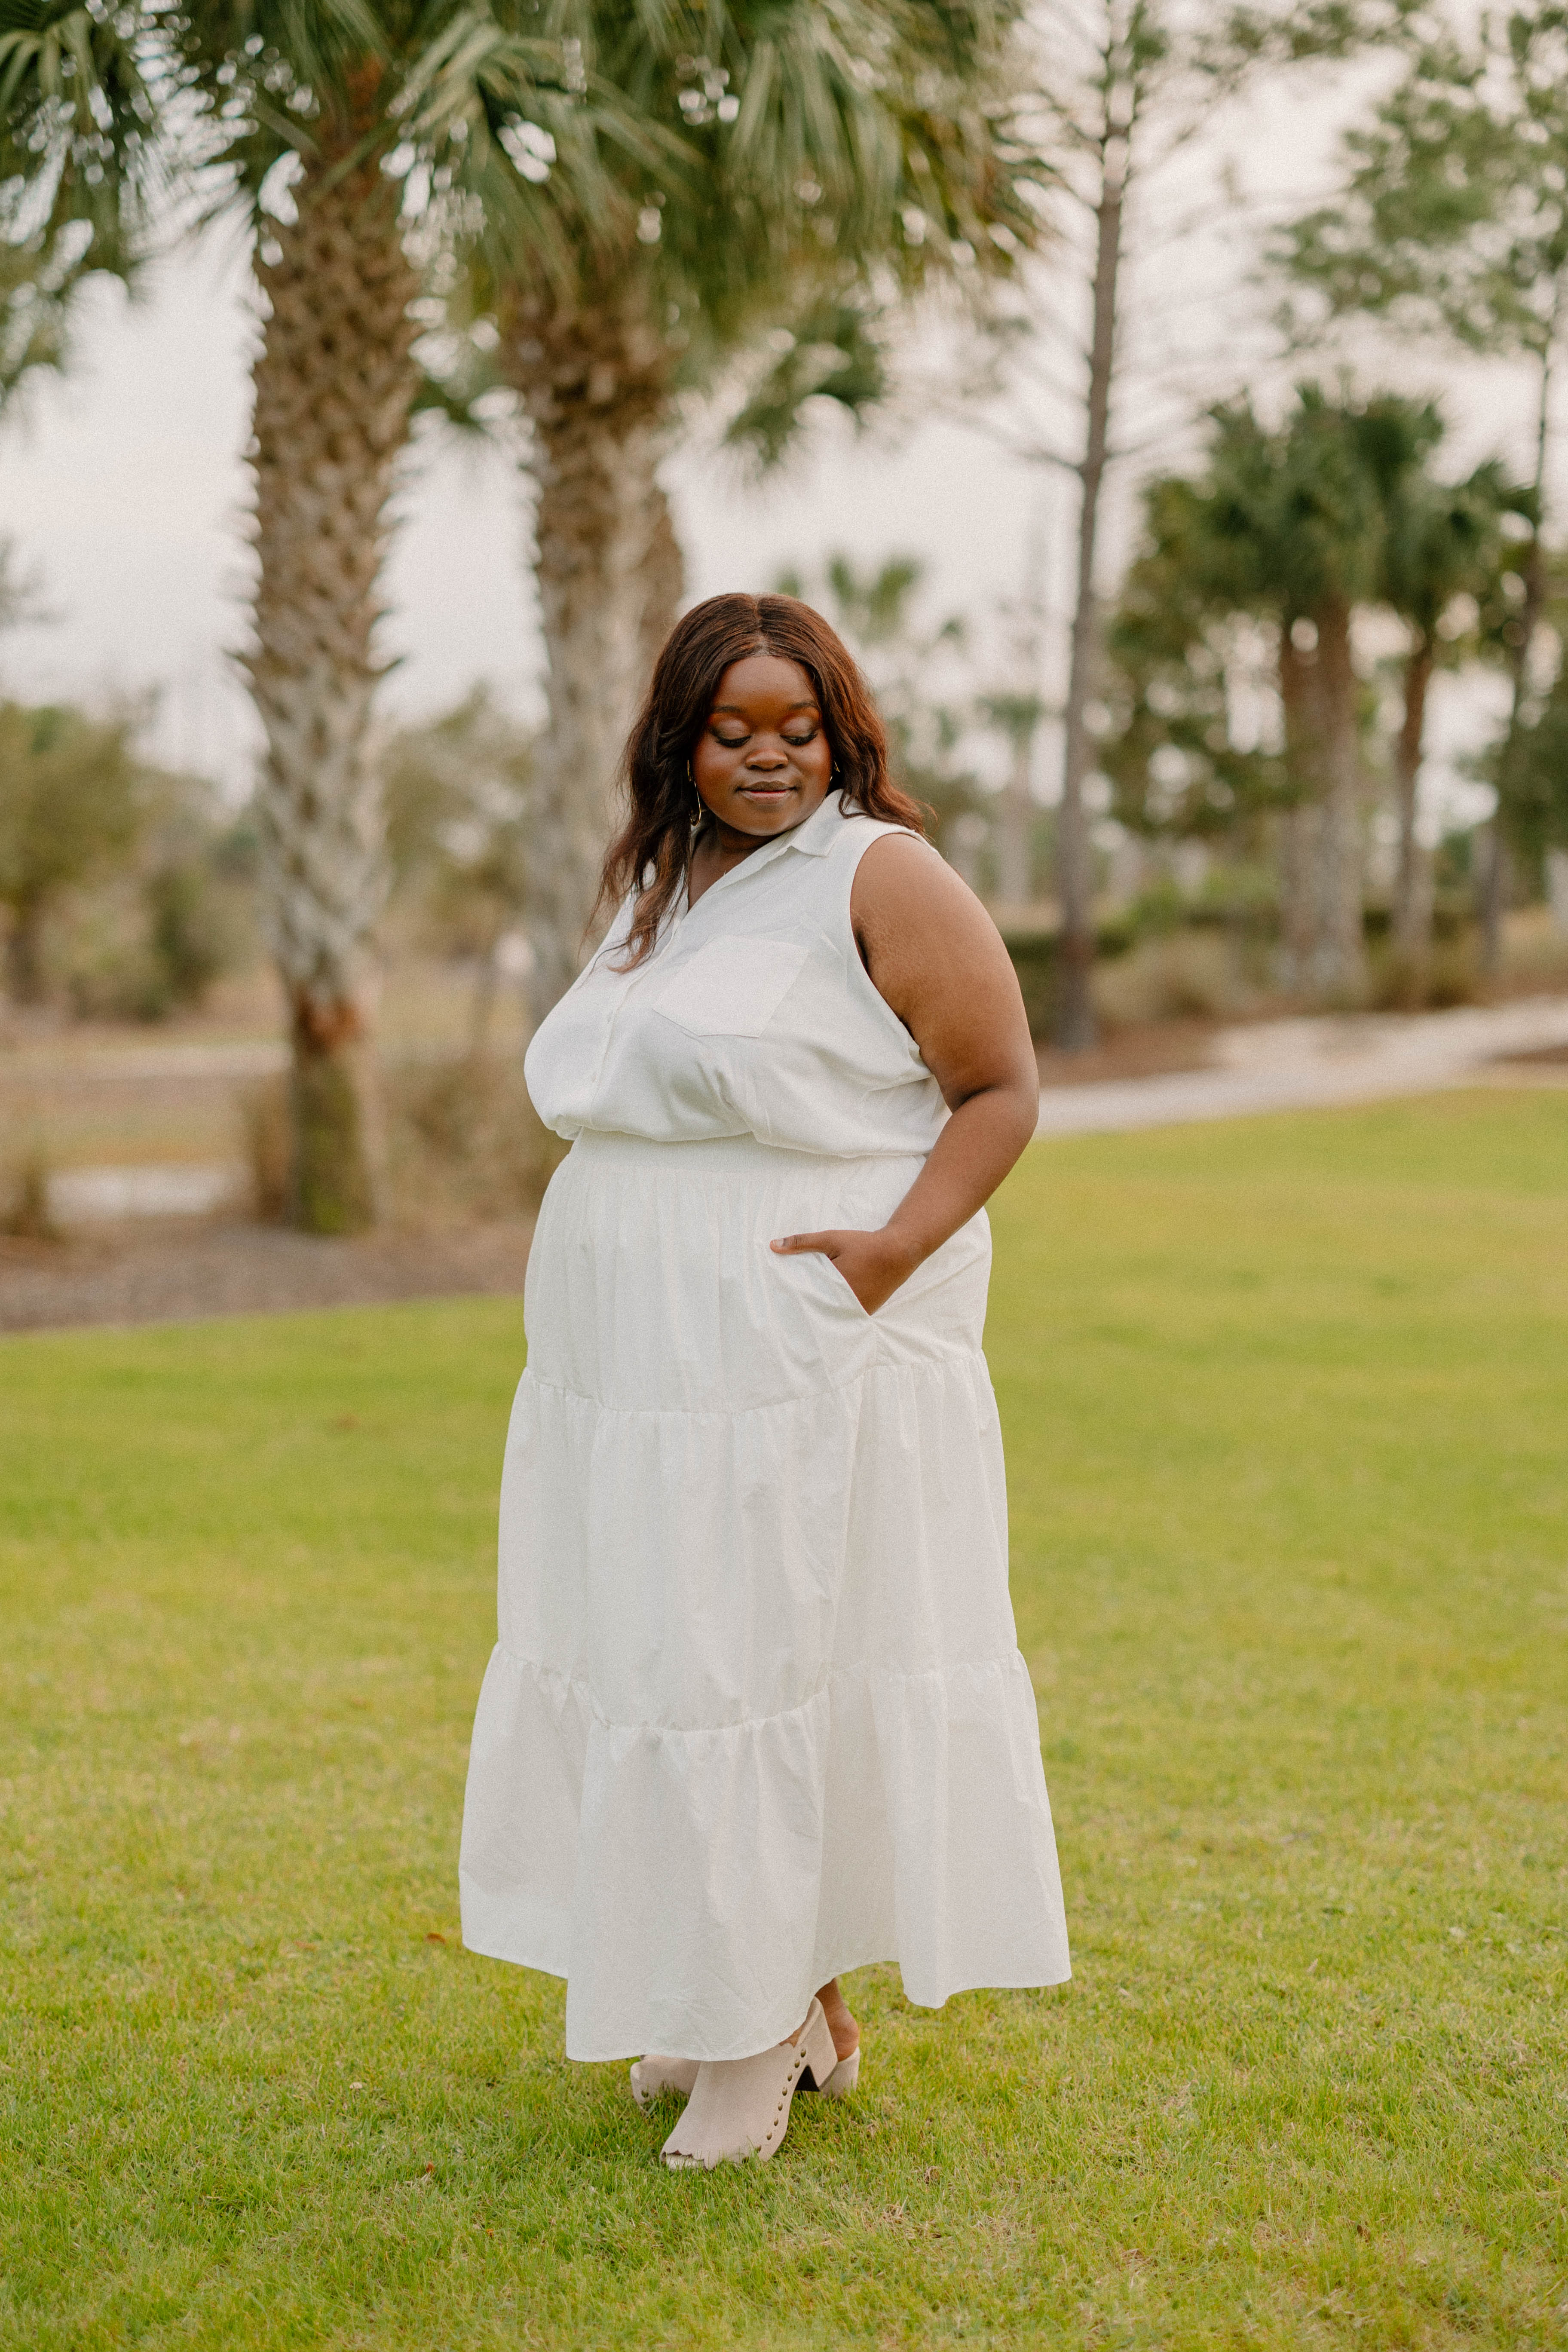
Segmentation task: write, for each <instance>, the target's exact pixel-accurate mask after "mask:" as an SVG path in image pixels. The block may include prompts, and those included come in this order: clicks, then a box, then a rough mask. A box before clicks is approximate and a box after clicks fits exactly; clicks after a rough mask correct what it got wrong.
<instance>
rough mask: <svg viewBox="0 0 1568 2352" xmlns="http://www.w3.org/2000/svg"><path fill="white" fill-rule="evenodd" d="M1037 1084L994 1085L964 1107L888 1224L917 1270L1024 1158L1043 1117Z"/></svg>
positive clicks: (889, 1237)
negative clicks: (1023, 1153) (1025, 1150)
mask: <svg viewBox="0 0 1568 2352" xmlns="http://www.w3.org/2000/svg"><path fill="white" fill-rule="evenodd" d="M1039 1116H1040V1105H1039V1095H1038V1091H1037V1089H1036V1088H1032V1087H1031V1088H1024V1087H1019V1086H1017V1085H1016V1084H1008V1085H1005V1086H996V1087H984V1088H982V1090H981V1091H980V1092H979V1093H978V1094H973V1095H971V1096H970V1097H968V1099H967V1100H966V1101H964V1102H962V1103H960V1104H959V1106H958V1108H957V1109H956V1110H955V1111H954V1112H953V1114H952V1118H950V1119H949V1120H948V1122H947V1124H946V1126H945V1127H944V1128H943V1129H942V1133H941V1134H940V1135H939V1136H938V1138H937V1139H936V1142H935V1144H934V1146H933V1147H932V1150H931V1157H930V1158H929V1159H928V1160H927V1161H926V1164H925V1166H924V1167H923V1168H922V1169H921V1172H920V1174H919V1175H918V1176H917V1177H916V1178H915V1181H914V1182H913V1183H912V1184H911V1185H910V1189H909V1191H908V1192H906V1193H905V1194H904V1197H903V1199H902V1200H901V1201H900V1203H899V1205H898V1207H897V1208H896V1209H895V1210H894V1212H893V1213H892V1215H891V1216H890V1217H889V1220H888V1222H887V1223H886V1224H885V1225H884V1226H883V1228H882V1234H881V1238H882V1239H883V1240H884V1241H885V1242H886V1243H888V1244H890V1245H891V1246H892V1247H893V1248H894V1249H895V1250H896V1251H897V1252H898V1253H899V1255H900V1257H903V1256H907V1257H908V1260H909V1264H908V1266H907V1267H906V1269H905V1270H906V1272H907V1273H910V1274H912V1273H913V1272H914V1269H915V1267H916V1266H917V1265H922V1264H923V1263H924V1261H925V1260H926V1259H927V1258H928V1257H930V1256H931V1254H932V1252H933V1251H935V1250H939V1249H940V1248H941V1247H942V1244H943V1242H945V1241H949V1240H951V1238H952V1235H953V1234H955V1233H957V1231H958V1229H959V1227H960V1226H961V1225H965V1224H967V1223H968V1222H969V1220H970V1218H971V1217H973V1214H974V1213H975V1211H976V1210H977V1209H983V1208H984V1205H985V1203H986V1202H987V1201H988V1200H989V1199H990V1198H991V1195H992V1193H993V1192H994V1191H995V1190H996V1187H997V1185H998V1184H1000V1183H1001V1181H1002V1179H1003V1178H1004V1176H1005V1175H1006V1174H1007V1171H1009V1169H1011V1168H1012V1167H1013V1166H1014V1165H1015V1163H1016V1161H1017V1160H1018V1159H1019V1158H1020V1156H1021V1155H1022V1152H1023V1150H1024V1147H1025V1145H1026V1143H1027V1142H1028V1141H1029V1139H1030V1138H1031V1137H1032V1136H1033V1134H1034V1132H1035V1129H1036V1127H1037V1124H1038V1121H1039Z"/></svg>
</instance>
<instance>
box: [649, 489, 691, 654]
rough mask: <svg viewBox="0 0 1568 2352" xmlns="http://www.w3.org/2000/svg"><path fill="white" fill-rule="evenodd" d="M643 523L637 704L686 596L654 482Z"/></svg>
mask: <svg viewBox="0 0 1568 2352" xmlns="http://www.w3.org/2000/svg"><path fill="white" fill-rule="evenodd" d="M685 593H686V558H685V557H684V555H683V554H682V553H681V551H680V541H679V539H677V537H676V535H675V518H674V516H673V515H672V514H671V513H670V511H669V500H668V498H667V497H666V495H665V491H664V486H663V484H662V483H661V482H659V481H658V480H657V479H655V480H654V481H653V482H652V483H651V484H650V486H649V492H648V508H647V548H646V550H645V551H644V554H643V560H642V565H641V576H640V580H639V583H638V594H639V596H640V598H641V602H642V613H641V616H640V618H639V620H638V623H637V668H638V673H639V675H638V679H637V697H638V699H639V700H640V698H641V697H642V696H643V694H645V693H646V692H647V682H648V680H649V678H650V677H652V676H653V666H654V664H655V662H657V661H658V657H659V656H660V654H661V653H662V652H663V651H664V645H665V639H666V638H667V637H668V635H669V633H670V631H671V629H673V628H674V626H675V624H676V621H677V619H678V618H679V613H680V600H681V598H682V597H683V596H684V595H685Z"/></svg>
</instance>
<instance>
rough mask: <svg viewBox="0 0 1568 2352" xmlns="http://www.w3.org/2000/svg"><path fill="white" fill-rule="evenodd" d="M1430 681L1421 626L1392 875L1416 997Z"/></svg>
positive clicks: (1428, 878)
mask: <svg viewBox="0 0 1568 2352" xmlns="http://www.w3.org/2000/svg"><path fill="white" fill-rule="evenodd" d="M1431 681H1432V641H1431V639H1430V637H1428V636H1427V635H1426V634H1425V632H1419V633H1418V634H1417V635H1416V637H1415V643H1414V644H1413V646H1411V648H1410V651H1409V653H1408V654H1407V655H1406V656H1405V709H1404V712H1403V715H1402V717H1401V720H1400V728H1399V733H1398V736H1397V738H1396V740H1395V741H1394V793H1395V803H1396V814H1397V817H1398V822H1399V863H1398V866H1397V867H1396V869H1395V872H1394V922H1393V932H1394V958H1395V961H1396V963H1397V965H1398V968H1399V975H1400V982H1401V985H1402V987H1404V988H1405V990H1406V991H1407V992H1409V993H1410V995H1411V996H1412V997H1413V998H1414V999H1416V1000H1419V998H1420V997H1421V996H1422V995H1424V994H1425V979H1426V964H1427V961H1428V960H1429V957H1430V954H1431V949H1432V861H1431V859H1430V858H1429V857H1428V856H1426V853H1425V851H1424V850H1423V848H1422V846H1421V844H1420V841H1419V840H1418V838H1417V837H1416V831H1415V818H1416V795H1417V792H1418V789H1419V786H1420V782H1421V755H1422V746H1423V743H1424V741H1425V739H1426V692H1427V688H1428V687H1429V686H1430V684H1431Z"/></svg>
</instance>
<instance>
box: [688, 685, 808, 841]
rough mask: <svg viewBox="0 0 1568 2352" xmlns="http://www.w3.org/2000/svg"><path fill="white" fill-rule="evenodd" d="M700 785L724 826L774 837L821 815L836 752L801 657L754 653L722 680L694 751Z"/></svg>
mask: <svg viewBox="0 0 1568 2352" xmlns="http://www.w3.org/2000/svg"><path fill="white" fill-rule="evenodd" d="M691 772H692V774H693V775H694V777H695V778H696V780H697V789H698V791H699V793H700V794H701V796H702V799H703V801H704V803H706V805H707V806H708V807H709V808H710V809H711V811H712V812H713V814H714V815H715V816H716V817H717V818H718V820H719V823H720V824H721V826H724V827H727V828H728V829H729V830H730V831H731V832H732V833H740V834H746V835H750V836H751V837H752V839H753V840H759V841H760V840H766V839H768V838H769V837H770V836H771V835H773V834H779V833H788V832H789V831H790V830H791V828H792V827H793V826H795V825H797V824H805V820H806V818H807V817H808V816H813V815H815V814H816V811H817V810H818V809H819V808H820V807H821V806H822V803H823V802H824V801H825V800H826V797H827V785H828V778H829V777H830V776H831V774H832V772H833V752H832V750H831V747H830V746H829V743H828V740H827V734H826V730H825V728H824V726H823V724H822V713H821V711H820V710H819V709H818V708H817V702H816V689H815V688H814V687H813V685H812V683H811V679H810V677H809V676H808V675H807V673H806V672H805V670H804V669H802V667H801V666H800V664H799V663H798V662H793V661H785V660H784V657H783V656H782V655H779V654H748V655H747V656H746V657H745V659H744V661H738V662H731V665H730V667H729V668H728V669H727V670H726V671H725V672H724V675H723V677H721V679H720V680H719V690H718V692H717V694H716V695H715V696H714V698H713V708H712V709H711V710H710V712H709V714H708V724H707V725H706V727H704V729H703V730H702V732H701V734H700V737H699V738H698V740H697V748H696V750H695V751H693V753H692V755H691Z"/></svg>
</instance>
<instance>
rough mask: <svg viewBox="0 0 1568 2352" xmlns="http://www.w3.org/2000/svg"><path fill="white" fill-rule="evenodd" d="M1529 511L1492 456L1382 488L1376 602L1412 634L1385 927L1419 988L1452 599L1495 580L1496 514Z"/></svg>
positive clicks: (1454, 639) (1401, 473) (1499, 544)
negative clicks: (1426, 806) (1424, 837)
mask: <svg viewBox="0 0 1568 2352" xmlns="http://www.w3.org/2000/svg"><path fill="white" fill-rule="evenodd" d="M1531 505H1532V499H1531V491H1530V490H1528V489H1525V488H1521V487H1520V486H1519V485H1518V484H1516V483H1513V482H1510V479H1509V478H1508V476H1507V473H1506V470H1505V468H1504V467H1502V465H1501V464H1500V462H1499V461H1498V460H1497V459H1495V458H1493V459H1489V461H1488V462H1487V463H1486V464H1485V465H1482V466H1479V467H1477V468H1476V470H1475V472H1474V473H1472V474H1471V475H1470V476H1469V477H1468V479H1467V480H1465V481H1462V482H1454V483H1445V482H1437V481H1434V480H1433V479H1432V478H1431V476H1430V475H1429V474H1428V473H1427V472H1426V469H1425V467H1420V468H1412V467H1401V468H1400V469H1399V470H1398V472H1397V474H1396V476H1395V478H1394V480H1393V481H1392V482H1391V483H1390V485H1389V490H1388V495H1387V499H1386V501H1385V524H1384V531H1385V535H1384V551H1383V567H1382V580H1381V583H1380V585H1381V589H1382V594H1383V601H1384V603H1386V604H1389V605H1391V606H1392V607H1393V609H1394V612H1396V613H1397V614H1399V616H1400V618H1401V620H1402V621H1404V623H1405V627H1406V629H1407V630H1408V632H1409V641H1408V644H1407V645H1406V647H1405V655H1404V658H1403V661H1402V663H1401V681H1400V683H1401V693H1402V704H1403V708H1402V714H1401V719H1400V726H1399V731H1398V734H1397V735H1396V736H1395V738H1394V793H1395V803H1394V804H1395V814H1396V816H1397V820H1398V825H1399V846H1398V864H1397V866H1396V868H1395V872H1394V910H1393V925H1392V929H1393V939H1394V955H1395V959H1396V961H1397V963H1398V966H1399V968H1400V971H1401V972H1402V973H1403V975H1404V977H1405V984H1406V985H1407V986H1409V987H1411V988H1413V989H1415V991H1416V992H1420V988H1421V977H1422V974H1423V972H1424V970H1425V967H1426V961H1427V958H1428V956H1429V954H1430V951H1431V940H1432V872H1431V861H1430V859H1429V858H1428V857H1426V856H1425V855H1424V853H1423V851H1422V848H1421V844H1420V840H1419V837H1418V835H1417V832H1416V822H1415V821H1416V814H1417V794H1418V789H1419V785H1420V779H1421V765H1422V759H1423V755H1424V750H1425V740H1426V702H1427V696H1428V693H1429V691H1430V688H1431V682H1432V676H1433V672H1434V671H1435V669H1436V667H1437V666H1438V664H1439V663H1440V662H1442V661H1445V660H1448V661H1451V660H1453V659H1454V658H1456V656H1457V655H1458V652H1459V650H1460V649H1461V647H1462V646H1464V644H1465V643H1466V642H1467V639H1468V634H1469V633H1468V632H1467V631H1466V630H1465V629H1464V628H1462V627H1449V626H1448V624H1449V622H1450V617H1451V615H1452V614H1453V612H1454V609H1455V606H1456V604H1457V603H1458V599H1459V598H1461V597H1465V596H1468V597H1472V598H1474V599H1475V600H1476V601H1477V603H1478V604H1479V602H1480V601H1481V600H1482V599H1483V598H1484V597H1486V595H1487V593H1488V591H1489V588H1490V587H1491V585H1492V583H1494V582H1495V580H1496V579H1497V577H1498V573H1499V570H1500V565H1501V563H1502V561H1503V554H1504V540H1503V535H1502V520H1503V517H1504V516H1505V515H1506V514H1517V515H1520V516H1521V518H1523V519H1524V520H1527V521H1528V520H1529V516H1530V512H1531ZM1446 629H1447V634H1445V630H1446Z"/></svg>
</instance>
